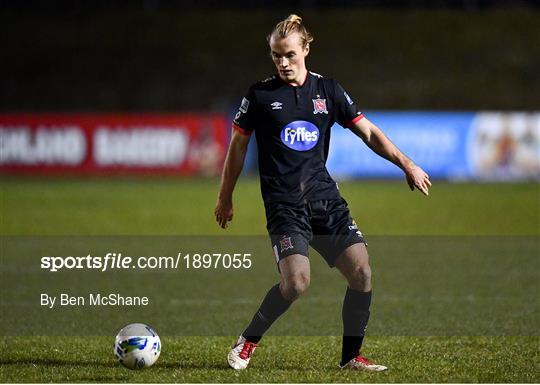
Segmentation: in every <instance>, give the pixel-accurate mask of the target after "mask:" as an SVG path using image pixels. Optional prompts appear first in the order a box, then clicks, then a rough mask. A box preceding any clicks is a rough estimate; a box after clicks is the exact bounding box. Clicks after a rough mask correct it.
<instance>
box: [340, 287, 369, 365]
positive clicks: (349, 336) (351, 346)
mask: <svg viewBox="0 0 540 385" xmlns="http://www.w3.org/2000/svg"><path fill="white" fill-rule="evenodd" d="M370 305H371V291H368V292H361V291H356V290H353V289H351V288H350V287H347V293H346V294H345V299H344V300H343V309H342V313H341V314H342V318H343V347H342V350H341V365H345V364H346V363H347V362H349V361H350V360H352V359H353V358H354V357H356V356H357V355H358V354H360V348H361V347H362V342H363V341H364V334H365V333H366V328H367V323H368V320H369V306H370Z"/></svg>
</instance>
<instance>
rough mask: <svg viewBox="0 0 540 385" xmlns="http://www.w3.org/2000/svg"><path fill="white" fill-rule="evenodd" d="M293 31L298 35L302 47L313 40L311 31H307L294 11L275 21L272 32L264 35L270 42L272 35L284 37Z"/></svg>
mask: <svg viewBox="0 0 540 385" xmlns="http://www.w3.org/2000/svg"><path fill="white" fill-rule="evenodd" d="M295 32H297V33H298V34H299V35H300V39H301V40H302V47H304V48H305V47H306V46H307V45H308V44H309V43H311V42H312V41H313V36H311V33H309V31H308V30H307V29H306V27H305V26H304V24H302V18H301V17H300V16H298V15H295V14H294V13H293V14H290V15H289V17H287V18H286V19H285V20H282V21H280V22H279V23H277V24H276V26H275V27H274V29H273V30H272V32H270V34H269V35H268V36H267V37H266V40H267V41H268V42H270V39H271V38H272V36H276V37H278V38H279V39H284V38H286V37H287V36H289V35H290V34H291V33H295Z"/></svg>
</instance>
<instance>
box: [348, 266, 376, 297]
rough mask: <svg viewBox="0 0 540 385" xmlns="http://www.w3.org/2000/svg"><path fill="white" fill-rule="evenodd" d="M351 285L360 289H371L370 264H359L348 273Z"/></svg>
mask: <svg viewBox="0 0 540 385" xmlns="http://www.w3.org/2000/svg"><path fill="white" fill-rule="evenodd" d="M347 278H348V283H349V287H351V288H352V289H355V290H358V291H369V290H371V267H370V266H369V264H367V263H366V264H365V265H361V266H357V267H355V268H354V269H353V271H352V272H351V273H350V274H349V275H348V277H347Z"/></svg>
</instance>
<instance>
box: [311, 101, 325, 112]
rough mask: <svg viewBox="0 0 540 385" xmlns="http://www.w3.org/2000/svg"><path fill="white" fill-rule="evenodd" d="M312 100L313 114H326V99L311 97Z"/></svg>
mask: <svg viewBox="0 0 540 385" xmlns="http://www.w3.org/2000/svg"><path fill="white" fill-rule="evenodd" d="M311 100H312V101H313V113H314V114H327V113H328V110H327V109H326V99H311Z"/></svg>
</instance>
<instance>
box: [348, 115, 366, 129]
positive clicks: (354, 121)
mask: <svg viewBox="0 0 540 385" xmlns="http://www.w3.org/2000/svg"><path fill="white" fill-rule="evenodd" d="M362 119H364V114H360V115H358V116H357V117H355V118H354V119H353V120H351V121H350V122H349V124H347V127H350V126H352V125H353V124H354V123H356V122H358V121H359V120H362Z"/></svg>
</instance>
